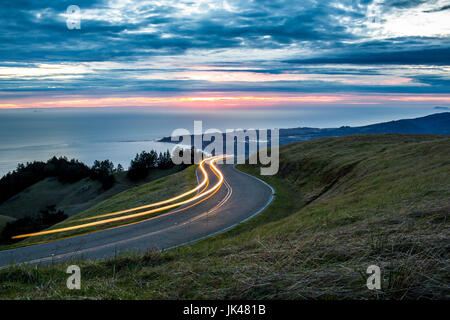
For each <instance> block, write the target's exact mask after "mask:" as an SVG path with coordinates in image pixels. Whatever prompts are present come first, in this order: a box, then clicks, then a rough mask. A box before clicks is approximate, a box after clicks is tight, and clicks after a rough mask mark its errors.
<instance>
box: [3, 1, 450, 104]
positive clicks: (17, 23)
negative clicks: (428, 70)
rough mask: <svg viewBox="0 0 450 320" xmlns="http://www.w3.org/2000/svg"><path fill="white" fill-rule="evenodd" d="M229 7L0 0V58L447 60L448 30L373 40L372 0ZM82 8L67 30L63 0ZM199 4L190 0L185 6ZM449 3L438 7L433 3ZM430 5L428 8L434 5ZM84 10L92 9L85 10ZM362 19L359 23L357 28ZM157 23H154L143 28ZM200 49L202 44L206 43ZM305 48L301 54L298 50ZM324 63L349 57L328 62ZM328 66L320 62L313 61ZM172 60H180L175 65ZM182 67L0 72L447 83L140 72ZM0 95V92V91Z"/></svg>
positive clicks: (10, 87) (256, 63)
mask: <svg viewBox="0 0 450 320" xmlns="http://www.w3.org/2000/svg"><path fill="white" fill-rule="evenodd" d="M228 2H229V4H230V6H231V7H232V9H231V10H227V9H226V8H224V7H223V6H222V5H221V3H222V2H221V0H218V1H217V3H218V5H217V6H213V5H210V6H209V7H207V5H205V6H204V7H199V8H196V10H197V9H198V10H197V11H195V10H194V11H193V12H192V13H191V14H186V13H185V12H182V10H184V9H180V7H179V6H177V5H178V3H176V2H174V3H170V2H168V1H167V2H163V4H157V3H153V2H149V3H144V4H143V3H142V2H136V3H139V7H138V8H134V7H132V6H131V5H130V7H128V6H125V7H121V8H120V10H118V11H114V10H113V8H111V7H110V5H109V4H108V1H87V0H75V1H74V0H63V1H50V0H32V1H24V0H19V1H11V0H7V1H2V2H0V21H1V24H0V67H10V66H13V67H23V68H27V67H33V66H37V65H38V64H39V63H48V64H52V63H53V64H57V63H66V62H69V63H73V62H96V61H98V62H102V61H104V62H124V61H125V62H130V61H131V62H134V61H136V62H138V61H143V60H144V61H146V60H148V61H153V60H152V59H160V58H161V57H165V56H177V55H178V56H180V61H179V62H180V63H182V62H183V54H187V53H190V52H192V51H194V52H200V53H199V56H201V57H207V56H208V54H209V52H211V51H214V52H226V51H228V50H232V49H239V50H240V49H242V50H252V49H258V50H261V51H263V50H267V52H271V50H273V51H275V50H279V51H282V52H283V53H284V54H285V56H289V57H290V58H289V59H286V58H278V57H276V58H271V56H270V55H268V56H267V57H266V56H261V57H256V58H255V59H254V60H250V61H246V62H245V63H243V60H244V59H243V58H246V57H244V56H239V55H236V54H235V55H230V56H229V57H228V60H227V61H214V60H211V61H209V63H205V65H207V66H208V67H209V69H208V70H209V71H221V70H223V68H224V67H226V68H227V70H228V71H230V72H241V71H242V70H243V69H242V67H244V66H245V67H246V68H245V71H246V72H253V73H256V74H268V75H277V74H284V73H290V74H295V73H308V74H318V75H325V76H326V75H349V76H350V75H355V76H361V75H367V76H369V75H383V72H384V71H383V70H381V69H380V70H379V71H377V70H374V69H364V68H361V67H359V66H360V65H368V64H369V65H385V64H391V65H397V64H403V65H411V66H416V65H437V66H443V65H449V64H450V61H449V56H450V55H449V54H450V45H449V42H448V40H449V38H448V35H447V37H442V38H439V37H405V38H400V37H397V38H391V39H384V40H377V39H374V38H371V37H370V36H368V35H366V34H368V32H366V31H367V30H366V29H365V28H366V25H365V24H364V23H363V22H364V21H367V20H368V19H369V17H368V16H367V15H368V14H367V10H368V6H369V5H372V4H373V1H372V0H341V1H337V0H336V1H312V0H311V1H309V0H305V1H292V0H257V1H256V0H255V1H238V0H229V1H228ZM424 3H425V1H419V0H410V1H407V0H386V1H384V2H383V3H382V5H381V6H382V11H383V12H384V13H387V12H390V11H395V10H409V9H412V8H417V7H420V6H421V5H423V4H424ZM72 4H76V5H78V6H79V7H80V8H81V10H82V21H81V30H68V28H67V27H66V22H65V19H64V17H63V16H62V14H63V13H64V12H65V11H66V8H67V7H68V6H69V5H72ZM197 5H198V3H197V2H196V1H192V3H191V6H192V7H195V6H197ZM446 9H448V6H438V7H436V9H433V10H434V11H442V10H446ZM433 10H429V12H430V14H431V12H432V11H433ZM83 12H84V13H90V14H91V16H86V15H83ZM356 27H357V28H359V31H358V32H355V28H356ZM148 28H153V29H155V30H156V31H155V32H147V31H146V29H148ZM292 47H296V48H301V49H305V52H309V53H308V55H304V56H300V55H298V56H295V53H292V54H291V52H290V50H291V48H292ZM207 51H208V53H204V54H203V52H207ZM302 54H303V53H302ZM325 64H346V65H350V66H346V67H345V68H333V67H328V66H325ZM321 65H324V66H323V67H321V68H319V66H321ZM177 68H181V69H180V70H178V69H177ZM182 68H183V67H176V66H173V67H168V68H167V67H166V66H164V67H161V69H160V70H158V69H155V68H149V69H146V68H136V69H133V68H116V69H115V70H105V69H102V70H100V71H96V72H94V73H87V74H82V75H81V77H80V78H74V79H69V80H61V79H50V78H30V77H29V78H23V79H1V78H0V90H2V91H5V92H17V95H20V92H26V91H34V92H37V91H45V92H58V91H61V90H62V91H65V92H70V91H72V90H74V91H75V90H80V88H83V90H86V91H87V92H88V91H89V90H91V91H104V92H108V91H109V92H118V93H120V92H130V91H134V92H153V91H158V92H165V91H167V92H184V91H186V92H188V91H262V92H264V91H270V90H276V91H280V92H311V91H324V92H334V91H336V92H341V91H342V92H343V91H346V90H351V91H367V92H370V91H375V90H378V91H380V92H381V91H383V92H384V91H390V92H414V90H416V91H415V92H433V90H434V92H445V91H446V90H447V92H448V88H449V87H450V84H449V82H448V80H446V78H445V77H442V76H440V75H434V76H416V77H412V78H413V79H414V83H413V84H424V85H423V86H411V85H410V84H407V85H403V86H402V85H391V86H384V87H380V86H370V85H357V84H348V83H347V84H344V83H335V82H326V81H319V80H304V81H270V82H256V81H255V82H234V83H232V82H227V83H217V82H216V83H214V82H209V81H205V80H192V79H186V80H168V79H150V80H145V79H140V78H139V77H138V75H142V74H146V73H152V72H158V71H159V72H167V73H170V72H178V71H179V72H182V71H183V69H182ZM0 97H1V96H0Z"/></svg>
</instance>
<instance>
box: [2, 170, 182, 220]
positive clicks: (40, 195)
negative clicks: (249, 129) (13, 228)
mask: <svg viewBox="0 0 450 320" xmlns="http://www.w3.org/2000/svg"><path fill="white" fill-rule="evenodd" d="M177 170H178V169H177V168H176V167H174V168H172V169H168V170H158V169H154V170H151V171H150V173H149V176H148V177H147V178H146V179H145V180H142V181H139V182H136V183H135V182H131V181H130V180H128V179H127V178H126V172H121V173H116V174H115V178H116V183H115V184H114V186H113V187H112V188H111V189H108V190H106V191H105V190H103V188H102V185H101V183H100V182H99V181H94V180H92V179H89V178H85V179H82V180H80V181H78V182H75V183H61V182H59V181H58V179H57V178H46V179H44V180H42V181H40V182H38V183H36V184H34V185H32V186H31V187H28V188H27V189H25V190H24V191H22V192H21V193H19V194H17V195H16V196H14V197H12V198H11V199H9V200H7V201H6V202H4V203H2V204H1V205H0V215H5V216H10V217H14V218H21V217H24V216H27V215H34V214H36V213H37V212H39V210H42V209H45V208H46V207H47V206H49V205H56V208H57V209H60V210H63V211H64V213H66V214H67V215H69V216H72V215H74V214H77V213H80V212H82V211H84V210H86V209H88V208H90V207H92V206H94V205H96V204H98V203H100V202H101V201H103V200H105V199H108V198H110V197H112V196H113V195H115V194H118V193H120V192H123V191H124V190H127V189H130V188H132V187H135V186H138V185H142V184H144V183H147V182H149V181H153V180H156V179H159V178H161V177H164V176H167V175H170V174H172V173H174V172H176V171H177Z"/></svg>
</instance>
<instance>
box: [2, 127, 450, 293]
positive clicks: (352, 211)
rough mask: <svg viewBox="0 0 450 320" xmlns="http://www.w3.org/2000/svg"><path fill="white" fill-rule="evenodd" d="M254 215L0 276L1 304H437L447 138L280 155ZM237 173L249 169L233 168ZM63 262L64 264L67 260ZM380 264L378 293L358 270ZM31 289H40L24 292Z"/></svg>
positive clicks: (317, 146) (445, 230) (376, 141)
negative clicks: (74, 269) (270, 194)
mask: <svg viewBox="0 0 450 320" xmlns="http://www.w3.org/2000/svg"><path fill="white" fill-rule="evenodd" d="M280 157H281V167H280V172H279V174H278V175H277V176H273V177H261V178H263V179H264V180H266V181H267V182H268V183H270V184H271V185H272V186H273V187H274V188H275V190H276V197H275V200H274V201H273V202H272V204H271V205H270V206H269V208H268V209H266V210H265V211H264V212H263V213H261V214H260V215H258V216H257V217H255V218H254V219H252V220H250V221H248V222H246V223H243V224H241V225H239V226H237V227H236V228H234V229H232V230H230V231H228V232H226V233H224V234H221V235H218V236H215V237H213V238H211V239H207V240H204V241H201V242H199V243H196V244H194V245H190V246H187V247H182V248H178V249H175V250H171V251H168V252H162V253H159V252H148V253H146V254H145V255H142V254H135V255H132V254H128V255H123V256H119V257H116V258H113V259H108V260H106V261H101V262H90V261H79V262H77V263H78V264H79V265H80V267H81V270H82V275H83V276H82V277H83V279H82V281H83V282H82V290H80V291H77V292H74V291H68V290H67V289H66V288H65V281H66V274H65V268H66V267H67V265H68V264H67V263H65V264H61V265H53V266H42V267H39V268H38V269H35V268H27V267H13V268H10V269H5V270H2V271H0V296H1V297H2V298H61V297H66V298H86V297H90V298H130V299H133V298H137V299H146V298H151V299H158V298H171V299H177V298H212V299H214V298H225V299H232V298H237V299H239V298H249V299H253V298H256V299H263V298H266V299H271V298H283V299H348V298H358V299H368V298H369V299H377V298H395V299H405V298H409V299H417V298H448V296H449V287H448V283H449V277H448V275H449V270H448V268H449V267H448V266H449V265H450V264H449V243H450V241H449V240H450V239H449V234H450V232H449V231H450V230H449V223H448V220H449V214H450V203H449V199H450V182H449V181H450V179H449V173H450V160H449V159H450V138H449V137H442V136H409V135H369V136H365V135H362V136H347V137H340V138H326V139H318V140H314V141H308V142H302V143H295V144H291V145H286V146H284V147H282V148H281V151H280ZM240 169H242V170H244V171H247V172H249V173H253V174H257V173H258V172H259V170H258V168H257V167H254V166H241V167H240ZM71 263H73V262H71ZM372 264H376V265H378V266H380V268H381V273H382V290H380V291H369V290H368V289H367V287H366V286H365V284H366V279H367V277H368V275H366V273H365V271H366V269H367V267H368V266H369V265H372ZM36 287H39V288H40V290H35V288H36Z"/></svg>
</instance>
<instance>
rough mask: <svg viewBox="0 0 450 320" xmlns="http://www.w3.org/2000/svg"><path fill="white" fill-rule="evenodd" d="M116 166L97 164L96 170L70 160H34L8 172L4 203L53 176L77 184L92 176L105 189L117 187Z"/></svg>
mask: <svg viewBox="0 0 450 320" xmlns="http://www.w3.org/2000/svg"><path fill="white" fill-rule="evenodd" d="M115 171H117V170H115V169H114V164H113V163H112V162H111V161H109V160H104V161H97V160H96V161H95V163H94V165H93V166H92V167H88V166H87V165H85V164H84V163H82V162H80V161H78V160H76V159H71V160H68V159H67V158H66V157H59V158H57V157H53V158H51V159H49V160H48V161H46V162H44V161H33V162H27V163H26V164H23V163H20V164H18V165H17V169H16V170H14V171H12V172H8V173H7V174H6V175H4V176H3V177H2V178H1V179H0V203H3V202H4V201H6V200H8V199H9V198H11V197H12V196H14V195H16V194H18V193H19V192H21V191H23V190H25V189H26V188H28V187H30V186H31V185H33V184H35V183H37V182H39V181H41V180H43V179H45V178H49V177H56V178H58V181H60V182H62V183H74V182H77V181H79V180H81V179H83V178H87V177H90V178H91V179H93V180H97V181H100V182H101V183H102V186H103V188H105V189H109V188H111V187H112V186H113V184H114V182H115V178H114V176H113V172H115Z"/></svg>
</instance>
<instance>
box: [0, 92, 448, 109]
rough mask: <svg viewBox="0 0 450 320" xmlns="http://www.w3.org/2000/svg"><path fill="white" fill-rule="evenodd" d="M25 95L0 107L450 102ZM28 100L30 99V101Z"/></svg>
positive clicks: (431, 98) (397, 97) (415, 97)
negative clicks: (45, 97) (42, 97)
mask: <svg viewBox="0 0 450 320" xmlns="http://www.w3.org/2000/svg"><path fill="white" fill-rule="evenodd" d="M30 100H31V98H28V99H26V98H24V99H22V100H20V101H8V102H5V103H0V109H19V108H89V107H154V106H156V107H158V106H159V107H175V108H181V109H183V108H188V109H189V108H211V107H212V108H240V107H255V106H256V107H260V106H276V105H280V104H287V105H293V104H325V103H341V104H353V105H354V104H381V103H389V102H391V103H392V102H442V103H450V95H448V94H435V95H431V94H387V95H363V94H359V95H358V94H334V95H331V94H320V95H319V94H304V95H286V96H276V95H275V96H264V95H261V96H257V95H249V96H234V95H230V96H226V95H211V96H203V95H199V96H183V97H145V96H138V97H104V98H101V97H100V98H97V97H94V98H90V97H86V98H74V99H51V98H50V99H49V100H42V101H36V100H33V101H30ZM29 101H30V102H29Z"/></svg>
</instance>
